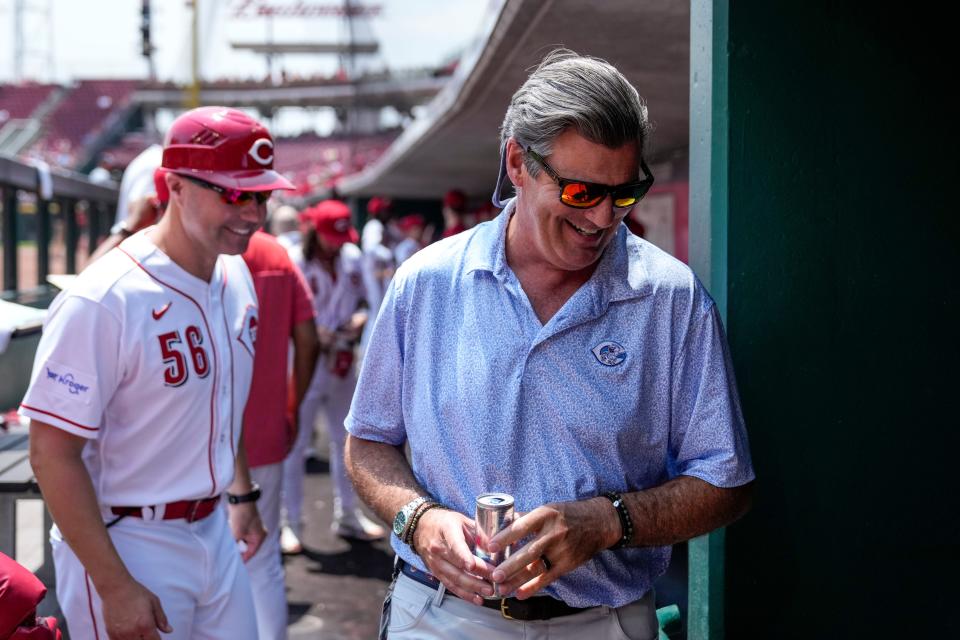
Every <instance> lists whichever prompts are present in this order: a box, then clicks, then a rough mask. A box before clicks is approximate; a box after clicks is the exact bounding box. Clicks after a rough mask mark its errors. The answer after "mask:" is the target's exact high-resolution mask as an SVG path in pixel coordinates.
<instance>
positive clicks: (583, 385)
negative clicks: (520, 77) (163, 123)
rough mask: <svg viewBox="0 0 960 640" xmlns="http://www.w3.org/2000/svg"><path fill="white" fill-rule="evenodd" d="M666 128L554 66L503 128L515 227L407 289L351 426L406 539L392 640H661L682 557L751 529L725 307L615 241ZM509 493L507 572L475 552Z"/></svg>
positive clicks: (428, 268) (379, 342) (633, 246)
mask: <svg viewBox="0 0 960 640" xmlns="http://www.w3.org/2000/svg"><path fill="white" fill-rule="evenodd" d="M648 128H649V125H648V122H647V117H646V108H645V107H644V105H643V103H642V101H641V99H640V97H639V96H638V94H637V91H636V89H634V88H633V87H632V86H631V85H630V84H629V83H628V82H627V80H626V78H624V77H623V75H622V74H620V73H619V72H618V71H617V70H616V69H615V68H613V67H612V66H610V65H609V64H607V63H606V62H604V61H602V60H597V59H595V58H589V57H582V56H578V55H577V54H574V53H573V52H570V51H556V52H553V53H551V54H549V55H548V56H547V57H546V58H545V59H544V61H543V62H542V63H541V65H540V66H539V68H538V69H537V70H536V71H534V72H533V73H532V74H531V76H530V77H529V78H528V80H527V81H526V82H525V83H524V85H523V86H522V87H521V88H520V89H519V90H518V91H517V93H516V94H515V95H514V96H513V99H512V101H511V104H510V107H509V108H508V110H507V114H506V117H505V119H504V122H503V127H502V132H501V141H502V142H501V169H500V177H499V179H498V184H497V190H496V193H495V196H494V198H495V200H496V201H498V202H497V204H498V205H499V206H504V210H503V212H502V213H501V214H500V215H499V216H498V217H497V218H496V219H495V220H493V221H491V222H489V223H485V224H482V225H480V226H478V227H476V228H475V229H474V230H472V231H470V232H466V233H463V234H460V235H457V236H455V237H452V238H449V239H447V240H444V241H442V242H439V243H436V244H435V245H432V246H430V247H428V248H426V249H424V250H422V251H420V252H419V253H418V254H417V255H415V256H414V257H412V258H411V259H410V260H408V261H407V262H406V263H404V265H403V266H402V267H401V268H400V269H399V270H398V271H397V274H396V276H395V278H394V280H393V282H392V284H391V286H390V289H389V291H388V293H387V296H386V299H385V301H384V303H383V307H382V310H381V313H380V317H379V319H378V321H377V324H376V327H375V328H374V331H373V335H372V339H371V342H370V345H369V348H368V351H367V356H366V361H365V362H364V366H363V370H362V375H361V378H360V382H359V386H358V388H357V392H356V395H355V396H354V400H353V406H352V408H351V412H350V415H349V416H348V418H347V428H348V430H349V431H350V434H351V437H350V438H349V441H348V444H347V464H348V467H349V468H350V469H351V474H352V477H353V480H354V482H355V484H356V486H357V488H358V492H359V493H360V495H361V496H362V497H363V498H364V499H365V500H366V501H367V502H368V503H369V504H370V505H371V507H373V508H374V509H375V510H376V511H377V513H379V514H380V515H381V517H384V518H386V519H389V520H393V521H394V525H395V526H394V536H393V538H392V542H393V548H394V550H395V551H396V553H397V555H398V556H399V562H398V567H399V568H400V569H401V571H400V572H399V575H398V578H397V580H396V581H395V583H394V585H393V588H392V590H391V591H392V593H391V595H389V596H388V600H389V602H388V603H387V604H388V606H386V607H385V610H386V611H387V612H388V613H387V614H386V615H385V617H384V621H383V627H384V635H388V636H389V637H390V638H403V637H411V638H412V637H417V638H536V637H547V634H548V633H549V637H550V638H573V637H581V636H583V637H590V635H591V634H593V636H595V637H603V638H607V637H624V636H626V637H627V638H631V639H647V638H655V637H656V633H657V629H656V617H655V611H654V604H653V591H652V585H653V582H654V580H655V579H656V578H657V577H658V576H660V575H661V574H662V573H663V572H664V571H665V570H666V567H667V564H668V563H669V560H670V545H671V544H673V543H675V542H680V541H683V540H687V539H689V538H691V537H694V536H696V535H700V534H703V533H705V532H707V531H710V530H712V529H715V528H717V527H720V526H723V525H725V524H727V523H729V522H732V521H733V520H735V519H736V518H738V517H739V516H741V515H742V514H743V513H744V512H745V511H746V510H747V508H748V505H749V501H750V487H751V484H752V481H753V477H754V476H753V469H752V467H751V463H750V454H749V449H748V445H747V437H746V432H745V429H744V425H743V417H742V415H741V411H740V404H739V400H738V398H737V393H736V388H735V383H734V377H733V370H732V366H731V363H730V358H729V354H728V350H727V345H726V341H725V338H724V335H723V329H722V326H721V324H720V318H719V315H718V313H717V310H716V307H715V306H714V303H713V301H712V300H711V299H710V296H709V295H708V293H707V292H706V291H705V290H704V288H703V286H702V285H701V284H700V282H699V281H698V280H697V278H696V277H695V276H694V275H693V273H692V272H691V271H690V269H689V268H688V267H687V266H686V265H684V264H682V263H680V262H679V261H677V260H675V259H674V258H672V257H670V256H669V255H667V254H665V253H663V252H662V251H660V250H658V249H657V248H656V247H654V246H653V245H651V244H649V243H647V242H645V241H644V240H642V239H640V238H637V237H636V236H633V235H632V234H631V233H630V232H629V231H628V230H627V229H626V227H625V226H624V225H622V224H621V222H622V220H623V218H624V216H626V214H627V213H629V211H630V210H631V208H632V207H633V206H634V205H635V204H636V203H637V201H638V200H639V199H640V198H642V197H643V195H644V194H645V193H646V192H647V190H648V189H649V188H650V185H651V184H652V182H653V177H652V175H651V174H650V171H649V169H648V168H647V165H646V163H645V162H644V161H643V156H642V152H643V149H644V143H645V142H646V139H647V133H648ZM505 179H509V180H510V182H511V183H512V184H513V186H514V188H515V190H516V197H514V198H512V199H510V200H509V201H507V202H506V203H500V202H499V199H500V192H501V187H502V183H503V182H504V180H505ZM405 443H406V444H409V447H410V460H409V462H408V460H407V458H406V457H405V456H404V452H403V445H404V444H405ZM491 491H497V492H505V493H509V494H511V495H513V496H514V497H515V500H516V509H517V511H518V513H520V514H522V515H520V517H518V518H517V519H516V520H515V521H514V523H513V524H512V525H511V526H509V527H508V528H507V529H506V530H505V531H503V532H502V533H501V534H500V535H498V536H497V537H495V538H494V539H493V541H492V542H491V545H490V547H489V550H491V551H496V550H497V549H499V548H503V547H504V546H506V545H509V544H513V545H514V546H515V550H514V552H513V555H512V556H511V557H510V558H509V559H508V560H506V561H505V562H503V563H502V564H501V565H500V566H499V567H493V566H491V565H489V564H487V563H486V562H484V561H482V560H480V559H479V558H477V557H476V556H474V554H473V551H472V546H473V544H474V540H475V535H476V532H475V530H474V525H473V517H472V516H473V512H474V504H475V498H476V496H477V495H478V494H481V493H485V492H491ZM395 514H396V515H395ZM494 583H495V584H496V585H497V588H498V592H499V593H502V594H511V597H509V598H506V599H504V600H495V599H491V598H490V596H492V594H493V588H492V585H493V584H494ZM475 605H480V606H475Z"/></svg>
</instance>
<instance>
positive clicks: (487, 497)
mask: <svg viewBox="0 0 960 640" xmlns="http://www.w3.org/2000/svg"><path fill="white" fill-rule="evenodd" d="M511 522H513V496H511V495H510V494H508V493H483V494H480V495H479V496H477V508H476V524H477V537H476V545H475V547H474V553H475V554H476V555H477V557H479V558H480V559H482V560H485V561H487V562H488V563H490V564H492V565H493V566H497V565H499V564H500V563H501V562H503V561H504V560H506V559H507V558H509V557H510V551H511V547H509V546H508V547H507V548H505V549H503V550H502V551H498V552H496V553H491V552H490V551H488V550H487V545H488V543H489V542H490V539H491V538H492V537H493V536H495V535H497V534H498V533H499V532H500V531H501V530H503V529H504V528H505V527H507V526H508V525H509V524H510V523H511ZM502 597H503V596H502V595H501V594H500V593H499V589H498V587H497V584H496V583H494V585H493V596H491V597H490V598H488V599H499V598H502Z"/></svg>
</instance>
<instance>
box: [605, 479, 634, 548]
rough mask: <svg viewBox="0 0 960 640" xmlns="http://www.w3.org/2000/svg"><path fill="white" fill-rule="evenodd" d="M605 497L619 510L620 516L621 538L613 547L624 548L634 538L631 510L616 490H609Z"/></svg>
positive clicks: (618, 514) (618, 515)
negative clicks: (628, 509)
mask: <svg viewBox="0 0 960 640" xmlns="http://www.w3.org/2000/svg"><path fill="white" fill-rule="evenodd" d="M603 497H604V498H606V499H607V500H609V501H610V502H612V503H613V508H614V509H616V511H617V517H618V518H620V539H619V540H618V541H617V542H616V543H615V544H614V545H613V546H612V547H610V548H611V549H622V548H624V547H626V546H627V545H629V544H630V541H631V540H633V520H631V519H630V512H629V511H627V505H626V503H625V502H624V501H623V496H622V495H620V494H619V493H617V492H616V491H608V492H606V493H605V494H603Z"/></svg>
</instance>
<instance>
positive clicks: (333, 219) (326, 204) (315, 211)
mask: <svg viewBox="0 0 960 640" xmlns="http://www.w3.org/2000/svg"><path fill="white" fill-rule="evenodd" d="M300 219H301V220H303V221H305V222H309V223H311V224H312V225H313V228H314V229H316V230H317V234H318V235H320V236H321V237H322V238H323V239H324V240H326V241H327V242H329V243H330V244H333V245H338V246H339V245H342V244H344V243H346V242H353V243H357V242H358V241H359V240H360V236H359V234H357V230H356V229H354V228H353V224H352V223H351V222H350V207H348V206H347V205H346V204H345V203H343V202H341V201H339V200H324V201H323V202H321V203H320V204H318V205H317V206H315V207H311V208H309V209H307V210H305V211H303V213H301V214H300Z"/></svg>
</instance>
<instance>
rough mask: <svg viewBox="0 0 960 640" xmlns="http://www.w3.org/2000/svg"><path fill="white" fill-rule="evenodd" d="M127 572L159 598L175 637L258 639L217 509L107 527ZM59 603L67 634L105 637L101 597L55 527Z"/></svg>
mask: <svg viewBox="0 0 960 640" xmlns="http://www.w3.org/2000/svg"><path fill="white" fill-rule="evenodd" d="M107 531H108V532H109V534H110V538H111V539H112V540H113V545H114V546H115V547H116V548H117V552H118V553H119V554H120V558H121V559H122V560H123V562H124V564H125V565H126V566H127V569H128V570H129V571H130V573H131V575H133V577H134V578H135V579H136V580H137V581H138V582H140V583H141V584H143V585H144V586H145V587H146V588H147V589H149V590H150V591H152V592H153V593H154V594H155V595H156V596H157V597H158V598H159V599H160V604H161V606H163V610H164V612H165V613H166V615H167V620H168V621H169V622H170V625H171V626H172V627H173V633H172V634H170V635H164V638H171V639H176V640H236V639H248V640H256V638H257V620H256V616H255V614H254V610H253V595H252V593H251V591H250V580H249V578H248V576H247V572H246V570H245V569H244V568H243V561H242V560H241V558H240V552H239V551H238V549H237V543H236V541H235V540H234V539H233V535H232V534H231V533H230V527H229V526H228V524H227V518H226V514H225V513H224V510H223V509H214V511H213V513H212V514H210V515H209V516H207V517H206V518H204V519H203V520H199V521H197V522H187V521H186V520H153V521H144V520H143V519H141V518H134V517H126V518H123V519H122V520H120V521H119V522H117V524H115V525H113V526H112V527H110V528H109V529H108V530H107ZM50 540H51V544H52V546H53V561H54V567H55V568H56V572H57V598H58V600H59V601H60V608H61V610H62V611H63V615H64V618H65V619H66V622H67V628H68V630H69V632H70V636H71V637H73V638H86V639H90V640H95V639H99V640H106V638H107V633H106V629H105V627H104V624H103V611H102V606H101V601H100V596H99V595H98V594H97V591H96V589H94V587H93V583H92V582H91V581H90V579H89V577H88V576H87V572H86V571H85V570H84V568H83V565H81V564H80V561H79V560H78V559H77V556H76V555H74V553H73V550H72V549H70V547H69V546H68V545H67V543H66V542H65V541H64V540H63V537H62V536H61V535H60V531H59V530H58V529H57V527H56V526H54V527H53V529H52V530H51V532H50Z"/></svg>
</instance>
